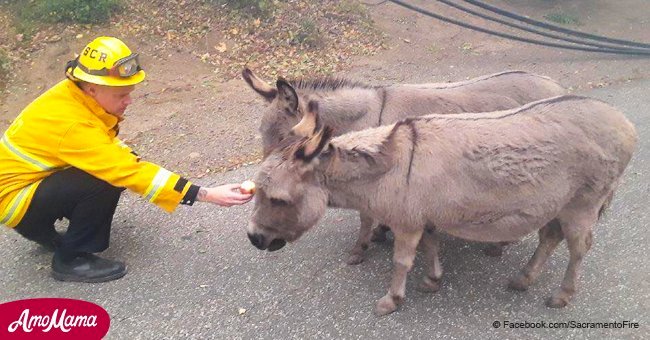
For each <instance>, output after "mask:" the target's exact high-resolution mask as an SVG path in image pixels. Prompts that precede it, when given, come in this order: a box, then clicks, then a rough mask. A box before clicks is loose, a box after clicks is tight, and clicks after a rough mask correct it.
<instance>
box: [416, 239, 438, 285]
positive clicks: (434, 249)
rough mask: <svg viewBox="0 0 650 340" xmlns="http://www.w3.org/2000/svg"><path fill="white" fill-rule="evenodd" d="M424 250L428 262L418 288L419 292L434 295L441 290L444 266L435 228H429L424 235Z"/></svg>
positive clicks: (422, 241) (422, 242)
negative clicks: (441, 261) (441, 262)
mask: <svg viewBox="0 0 650 340" xmlns="http://www.w3.org/2000/svg"><path fill="white" fill-rule="evenodd" d="M420 243H421V244H422V250H423V251H424V257H425V259H426V261H427V268H426V273H425V274H424V278H423V279H422V282H420V284H419V285H418V287H417V290H418V291H421V292H425V293H434V292H437V291H438V289H440V279H441V278H442V266H441V265H440V238H439V237H438V235H437V234H436V233H435V230H434V229H433V228H431V229H429V228H427V229H426V230H425V231H424V233H423V234H422V240H421V241H420Z"/></svg>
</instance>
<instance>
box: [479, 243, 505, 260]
mask: <svg viewBox="0 0 650 340" xmlns="http://www.w3.org/2000/svg"><path fill="white" fill-rule="evenodd" d="M483 254H485V255H487V256H490V257H499V256H501V255H503V247H502V246H501V245H499V244H489V245H487V246H486V247H485V248H483Z"/></svg>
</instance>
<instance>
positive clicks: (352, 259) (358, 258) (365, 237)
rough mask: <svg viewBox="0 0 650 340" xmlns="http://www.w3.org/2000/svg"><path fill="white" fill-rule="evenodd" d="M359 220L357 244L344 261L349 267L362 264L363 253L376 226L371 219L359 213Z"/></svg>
mask: <svg viewBox="0 0 650 340" xmlns="http://www.w3.org/2000/svg"><path fill="white" fill-rule="evenodd" d="M359 219H360V220H361V226H360V227H359V237H358V238H357V242H356V243H355V244H354V247H353V248H352V250H350V256H349V257H348V259H347V261H346V263H347V264H350V265H354V264H359V263H361V262H363V253H364V251H365V250H366V249H368V245H369V244H370V235H371V234H372V229H373V227H374V226H375V225H376V222H375V220H374V219H373V218H371V217H370V216H368V215H365V214H363V213H359Z"/></svg>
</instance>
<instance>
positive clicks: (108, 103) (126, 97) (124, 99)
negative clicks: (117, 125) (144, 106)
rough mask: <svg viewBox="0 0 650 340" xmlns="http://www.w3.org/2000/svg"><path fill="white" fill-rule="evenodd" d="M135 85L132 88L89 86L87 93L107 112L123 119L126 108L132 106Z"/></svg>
mask: <svg viewBox="0 0 650 340" xmlns="http://www.w3.org/2000/svg"><path fill="white" fill-rule="evenodd" d="M134 89H135V85H131V86H104V85H97V84H88V88H87V90H86V92H87V93H88V94H89V95H90V96H91V97H93V98H94V99H95V100H96V101H97V103H99V105H100V106H101V107H103V108H104V110H106V112H108V113H110V114H112V115H114V116H116V117H117V118H120V119H121V118H122V116H123V115H124V111H125V110H126V108H127V107H128V106H129V105H131V102H132V100H131V92H133V90H134Z"/></svg>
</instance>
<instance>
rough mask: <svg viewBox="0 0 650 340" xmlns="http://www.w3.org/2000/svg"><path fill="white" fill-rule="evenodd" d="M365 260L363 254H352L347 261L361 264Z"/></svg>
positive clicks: (350, 263) (351, 263)
mask: <svg viewBox="0 0 650 340" xmlns="http://www.w3.org/2000/svg"><path fill="white" fill-rule="evenodd" d="M361 262H363V255H361V254H350V256H349V257H348V259H347V260H346V261H345V263H347V264H349V265H351V266H353V265H355V264H359V263H361Z"/></svg>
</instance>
